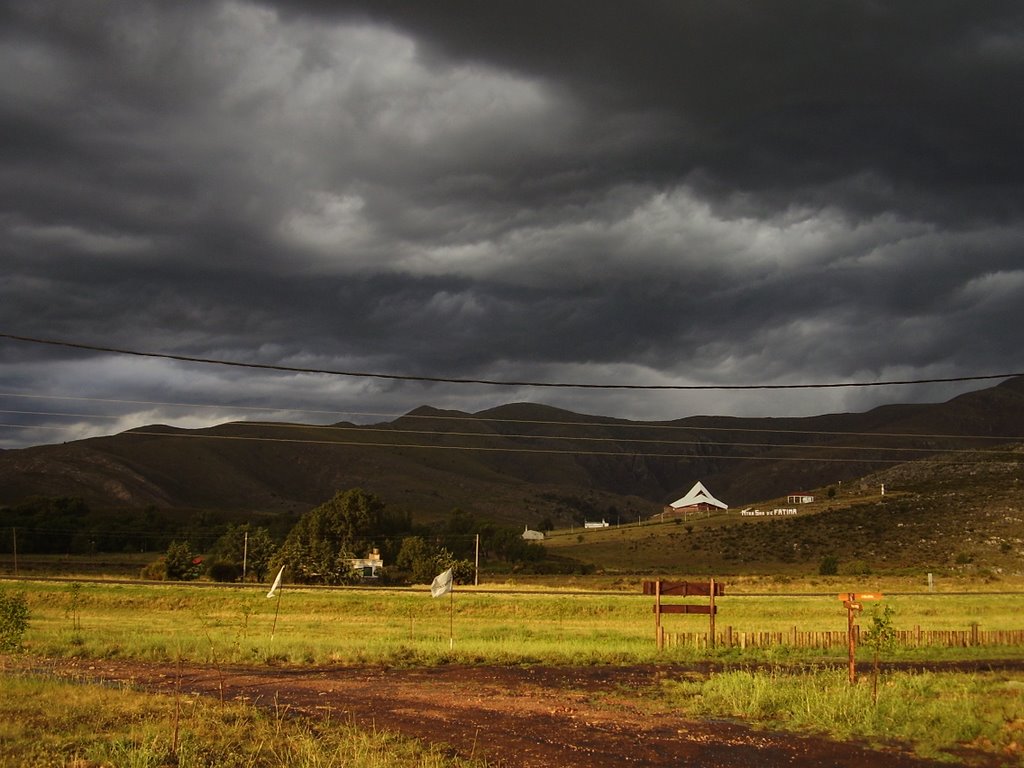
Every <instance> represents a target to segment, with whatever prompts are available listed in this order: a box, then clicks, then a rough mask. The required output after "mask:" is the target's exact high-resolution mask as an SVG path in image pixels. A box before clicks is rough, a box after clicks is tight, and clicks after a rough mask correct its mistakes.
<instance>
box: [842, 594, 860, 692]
mask: <svg viewBox="0 0 1024 768" xmlns="http://www.w3.org/2000/svg"><path fill="white" fill-rule="evenodd" d="M845 604H846V643H847V647H848V648H849V652H850V659H849V672H850V685H853V684H854V683H856V682H857V659H856V653H857V635H856V631H855V629H856V625H855V624H854V607H855V606H856V605H857V604H856V603H855V602H854V601H853V594H852V593H851V594H850V595H849V596H848V598H847V600H846V601H845Z"/></svg>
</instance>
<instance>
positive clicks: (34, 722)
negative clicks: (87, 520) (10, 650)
mask: <svg viewBox="0 0 1024 768" xmlns="http://www.w3.org/2000/svg"><path fill="white" fill-rule="evenodd" d="M0 723H2V725H0V765H3V766H5V768H41V767H43V766H64V767H65V768H101V766H111V765H117V766H135V767H137V768H149V766H153V768H156V767H157V766H171V765H174V766H178V767H179V768H207V767H209V768H242V767H243V766H244V767H245V768H343V767H344V766H352V765H358V766H361V768H457V767H459V766H473V765H476V764H477V763H474V762H473V761H461V760H457V759H454V758H451V757H448V756H445V755H443V754H442V753H441V752H440V751H438V750H435V749H432V748H430V747H428V746H425V745H423V744H422V743H420V742H417V741H412V740H408V739H402V738H400V737H398V736H396V735H394V734H390V733H387V732H384V731H367V730H361V729H358V728H355V727H354V726H352V725H351V724H349V723H346V722H345V720H344V718H342V717H340V716H338V715H333V716H332V715H331V713H327V714H325V715H323V716H322V717H320V718H317V719H314V720H310V719H308V718H307V719H298V718H294V717H290V716H289V713H288V711H287V709H286V708H283V707H277V708H275V709H273V710H270V711H266V710H258V709H256V708H254V707H251V706H244V705H241V704H236V703H218V702H216V701H215V700H214V699H204V698H199V697H174V696H159V695H153V694H149V693H143V692H141V691H135V690H132V689H130V688H122V689H114V688H110V687H106V686H98V685H82V684H72V683H65V682H60V681H57V680H52V679H45V678H40V677H31V676H20V675H8V676H5V678H4V696H2V697H0Z"/></svg>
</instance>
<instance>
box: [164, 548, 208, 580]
mask: <svg viewBox="0 0 1024 768" xmlns="http://www.w3.org/2000/svg"><path fill="white" fill-rule="evenodd" d="M201 562H202V560H200V559H199V558H197V557H195V556H194V555H193V554H192V547H191V546H190V545H189V543H188V542H187V541H172V542H171V543H170V545H169V546H168V547H167V554H166V555H165V556H164V575H165V577H166V578H167V580H168V581H192V580H193V579H197V578H199V565H200V563H201Z"/></svg>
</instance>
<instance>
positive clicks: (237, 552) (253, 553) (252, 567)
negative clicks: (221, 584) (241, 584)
mask: <svg viewBox="0 0 1024 768" xmlns="http://www.w3.org/2000/svg"><path fill="white" fill-rule="evenodd" d="M276 551H277V545H276V544H274V540H273V539H272V538H271V537H270V531H268V530H267V529H266V528H253V527H252V526H250V525H249V524H248V523H245V524H243V525H228V528H227V531H225V532H224V535H222V536H221V537H220V538H219V539H217V543H216V544H214V545H213V550H212V551H211V555H212V556H213V557H214V558H215V559H216V561H217V562H218V563H230V564H232V565H235V566H237V570H238V572H239V573H241V571H242V564H243V561H244V563H245V571H246V573H247V574H250V573H251V574H252V575H253V576H255V577H256V580H257V581H264V580H266V577H267V571H268V570H269V569H270V560H271V558H272V557H273V556H274V552H276Z"/></svg>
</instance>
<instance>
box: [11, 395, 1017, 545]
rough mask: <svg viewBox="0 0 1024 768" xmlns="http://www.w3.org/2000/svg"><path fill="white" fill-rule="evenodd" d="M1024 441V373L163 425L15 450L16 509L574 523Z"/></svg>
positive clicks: (751, 498) (737, 498) (774, 490)
mask: <svg viewBox="0 0 1024 768" xmlns="http://www.w3.org/2000/svg"><path fill="white" fill-rule="evenodd" d="M1020 435H1024V378H1016V379H1010V380H1007V381H1005V382H1003V383H1002V384H999V385H997V386H994V387H991V388H987V389H982V390H979V391H975V392H970V393H967V394H964V395H961V396H959V397H956V398H953V399H952V400H949V401H948V402H945V403H936V404H926V405H898V404H897V405H887V406H883V407H880V408H876V409H874V410H871V411H868V412H866V413H846V414H829V415H822V416H814V417H806V418H734V417H714V416H697V417H690V418H685V419H679V420H675V421H669V422H635V421H626V420H621V419H612V418H606V417H600V416H589V415H581V414H577V413H572V412H569V411H564V410H559V409H555V408H551V407H548V406H544V405H538V404H528V403H517V404H509V405H505V406H500V407H497V408H493V409H490V410H486V411H481V412H479V413H472V414H471V413H462V412H456V411H441V410H437V409H433V408H429V407H423V408H419V409H416V410H414V411H412V412H410V413H408V414H406V415H404V416H402V417H400V418H398V419H396V420H394V421H391V422H384V423H379V424H371V425H356V424H351V423H346V422H342V423H338V424H334V425H330V426H314V425H305V424H280V423H257V422H232V423H227V424H221V425H217V426H213V427H209V428H206V429H198V430H183V429H178V428H174V427H170V426H163V425H152V426H148V427H143V428H138V429H133V430H130V431H128V432H123V433H120V434H117V435H111V436H105V437H97V438H91V439H87V440H80V441H76V442H71V443H66V444H62V445H48V446H36V447H32V448H25V449H19V450H8V451H3V452H0V504H8V505H12V504H15V503H18V502H19V501H21V500H23V499H26V498H29V497H33V496H76V497H81V498H83V499H84V500H86V501H87V502H88V503H89V504H90V505H93V506H96V507H110V508H113V507H136V508H138V507H145V506H150V505H153V506H157V507H165V508H189V509H230V510H239V509H249V510H264V511H282V510H290V511H304V510H305V509H308V508H309V507H311V506H313V505H316V504H319V503H320V502H322V501H323V500H325V499H327V498H329V497H330V496H332V495H333V494H334V492H335V491H336V490H339V489H346V488H352V487H362V488H365V489H366V490H368V491H371V492H373V493H375V494H377V495H378V496H380V497H381V498H382V499H384V501H385V502H387V503H388V504H389V505H397V506H400V507H402V508H405V509H409V510H411V511H413V512H414V514H416V515H417V516H418V517H422V518H425V519H430V518H431V517H436V516H441V515H445V514H447V513H448V512H449V511H450V510H451V509H453V508H455V507H459V508H462V509H464V510H467V511H473V512H476V513H478V514H480V515H482V516H484V517H488V518H491V519H494V520H496V521H499V522H508V523H515V524H516V525H522V524H524V523H529V524H531V525H532V524H536V522H537V521H538V520H540V519H542V518H544V517H548V518H550V519H551V521H552V522H553V523H554V524H555V525H556V526H560V525H566V526H567V525H568V524H570V523H571V522H572V521H573V520H579V519H580V518H582V517H594V516H597V517H600V516H608V515H612V516H617V517H619V518H622V519H635V518H637V517H638V516H646V515H649V514H653V513H655V512H657V511H659V510H660V509H661V507H662V505H663V504H664V503H666V502H668V501H671V500H672V499H674V498H677V497H678V496H680V495H682V494H683V493H684V492H685V491H686V490H688V489H689V487H690V486H691V485H692V484H693V482H694V481H696V480H698V479H699V480H702V481H703V482H704V484H705V485H707V486H708V487H709V488H710V489H711V490H712V492H713V493H714V494H715V496H717V497H718V498H720V499H722V500H724V501H726V502H728V503H729V504H730V505H731V506H732V507H739V506H745V505H748V504H752V503H755V502H758V501H759V500H763V499H771V498H774V497H778V496H784V495H785V494H787V493H791V492H794V491H797V490H803V489H812V488H823V487H825V486H828V485H830V484H838V483H840V482H843V481H846V482H849V481H851V480H854V479H856V478H860V477H863V476H865V475H869V474H870V473H872V472H881V471H883V470H886V469H887V468H890V467H893V466H895V465H898V464H901V463H903V462H908V461H912V460H914V459H919V458H924V457H930V456H935V455H938V454H939V453H941V452H949V451H979V450H983V449H987V448H991V447H993V446H995V445H997V444H998V443H999V442H1001V441H1002V442H1011V441H1013V440H1014V438H1017V439H1019V436H1020ZM965 455H968V454H965Z"/></svg>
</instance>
